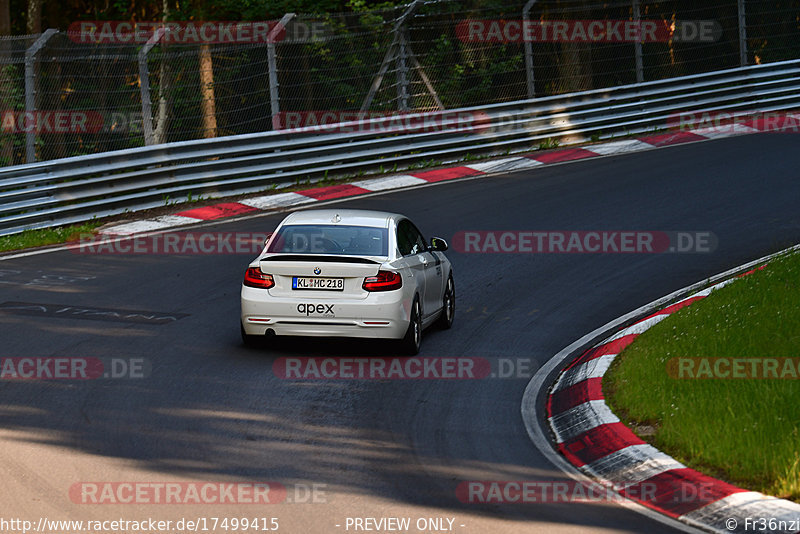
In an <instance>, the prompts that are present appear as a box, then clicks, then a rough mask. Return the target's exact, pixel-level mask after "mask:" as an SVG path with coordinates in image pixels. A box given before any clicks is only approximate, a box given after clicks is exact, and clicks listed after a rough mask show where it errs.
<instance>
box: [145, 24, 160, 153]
mask: <svg viewBox="0 0 800 534" xmlns="http://www.w3.org/2000/svg"><path fill="white" fill-rule="evenodd" d="M164 31H165V29H164V28H159V29H157V30H156V31H155V32H153V35H152V37H150V39H148V40H147V42H146V43H145V45H144V46H143V47H142V48H141V49H140V50H139V92H140V94H141V95H142V132H143V133H144V144H145V145H152V144H153V109H152V105H151V102H150V70H149V69H148V68H147V54H149V53H150V50H152V49H153V47H154V46H155V45H156V44H157V43H158V42H159V41H160V40H161V38H162V37H163V36H164Z"/></svg>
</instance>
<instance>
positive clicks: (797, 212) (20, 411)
mask: <svg viewBox="0 0 800 534" xmlns="http://www.w3.org/2000/svg"><path fill="white" fill-rule="evenodd" d="M796 146H797V139H796V137H794V136H792V135H790V134H758V135H747V136H741V137H734V138H729V139H720V140H715V141H708V142H701V143H694V144H689V145H680V146H674V147H670V148H664V149H658V150H652V151H646V152H640V153H635V154H628V155H623V156H618V157H606V158H596V159H591V160H588V161H578V162H573V163H568V164H564V165H554V166H550V167H547V168H541V169H533V170H532V171H525V172H518V173H513V174H508V175H504V176H501V177H495V178H481V179H474V180H464V181H459V182H453V183H442V184H438V185H434V186H430V187H422V188H417V189H410V190H405V191H399V192H394V193H390V194H385V195H378V196H369V197H363V198H356V199H352V200H349V201H345V202H340V203H334V204H332V205H333V206H342V207H347V208H369V209H379V210H388V211H398V212H401V213H404V214H406V215H408V216H409V217H410V218H411V219H412V220H414V221H415V222H416V223H417V225H418V226H419V227H420V229H421V230H422V231H423V233H425V234H427V235H429V236H430V235H437V236H441V237H444V238H445V239H448V240H451V239H452V237H453V236H454V235H455V234H456V233H458V232H461V231H471V230H531V231H556V230H587V231H588V230H637V231H645V230H659V231H710V232H713V233H714V234H715V235H716V236H717V238H718V240H719V245H718V248H717V249H716V250H715V251H713V252H712V253H695V254H537V255H533V254H524V253H523V254H491V253H489V254H464V253H458V252H456V251H454V250H451V251H450V252H448V256H449V257H450V259H451V261H452V262H453V264H454V268H455V273H456V291H457V296H458V299H457V311H456V321H455V325H454V327H453V329H452V330H450V331H439V330H428V331H426V333H425V335H424V337H423V347H422V353H421V354H420V356H422V357H479V358H486V359H489V360H491V361H493V362H494V364H495V365H498V362H499V361H500V360H501V359H503V361H505V362H517V361H518V359H523V360H530V361H531V369H530V371H529V372H527V373H520V374H521V375H522V376H515V377H513V378H504V379H501V378H497V377H495V378H486V379H482V380H318V381H315V380H285V379H281V378H278V377H276V375H275V374H274V373H273V363H274V362H275V360H276V359H277V358H280V357H305V356H323V357H324V356H333V357H339V356H352V355H356V356H363V357H366V356H377V355H382V354H384V352H386V350H387V348H386V346H385V345H383V344H381V343H368V342H348V341H319V340H289V341H280V342H278V343H276V344H274V345H273V346H271V347H269V348H266V349H264V350H252V349H247V348H245V347H243V346H242V345H241V342H240V339H239V325H238V322H239V318H238V313H239V300H238V299H239V287H240V283H241V278H242V275H243V273H244V269H245V266H246V265H247V263H248V262H249V261H250V260H251V259H252V256H251V255H236V254H233V255H231V254H227V255H183V256H169V255H91V254H76V253H74V252H70V251H58V252H53V253H47V254H40V255H33V256H28V257H21V258H15V259H10V260H6V261H2V262H0V308H1V307H2V306H3V303H9V302H22V303H34V304H46V305H47V306H44V308H41V309H39V311H41V310H42V309H44V310H45V311H42V312H41V313H39V312H35V311H34V312H31V313H33V314H31V315H20V314H19V313H14V312H13V311H10V310H8V309H6V310H2V309H0V335H1V336H2V338H1V339H2V353H0V356H2V357H4V358H8V357H17V358H21V357H43V356H71V357H97V358H124V359H129V361H130V359H140V360H142V361H144V362H146V364H147V365H149V367H150V371H149V376H148V377H146V378H141V379H133V378H130V379H117V380H114V379H108V380H85V381H76V380H46V381H33V380H3V381H0V401H1V404H0V422H1V424H0V440H2V445H1V446H0V463H2V466H3V467H2V472H3V483H2V484H1V485H0V502H2V503H4V505H5V506H4V510H3V516H4V517H19V518H23V519H27V520H31V521H36V520H38V519H39V518H40V517H46V518H48V519H50V520H53V519H75V520H90V519H94V520H111V519H120V518H122V519H145V518H147V517H150V518H154V519H160V520H173V521H177V520H179V519H181V518H187V519H195V520H196V519H198V518H201V517H205V518H211V517H218V518H223V517H249V518H253V517H258V518H262V517H266V518H273V517H274V518H277V519H278V521H279V529H278V531H279V532H288V533H336V532H354V531H356V530H354V527H353V526H352V523H351V526H350V527H349V528H348V527H347V525H348V523H347V518H366V517H374V518H386V517H410V518H411V521H412V525H413V524H414V523H415V522H416V521H417V519H419V518H450V519H454V523H453V526H452V530H451V531H452V532H458V533H466V534H483V533H523V532H556V533H567V532H586V531H592V532H668V531H674V530H673V529H672V528H671V527H669V526H667V525H665V524H662V523H660V522H657V521H655V520H653V519H651V518H648V517H646V516H644V515H641V514H638V513H636V512H635V511H633V510H631V509H628V508H625V507H622V506H620V505H618V504H615V503H607V502H588V503H580V502H568V503H553V502H547V503H527V504H521V503H504V504H497V503H493V504H475V503H464V502H462V501H461V500H459V498H457V496H456V488H457V487H458V485H459V483H461V482H463V481H471V480H495V481H510V480H517V481H520V480H529V481H542V482H555V481H564V480H567V478H566V476H565V475H564V474H562V473H561V472H559V471H558V470H557V469H556V468H554V467H553V466H552V465H550V463H549V462H548V461H547V460H546V459H545V458H544V457H542V456H541V454H540V453H539V451H538V450H537V449H536V448H535V447H534V446H533V444H532V443H531V441H530V439H529V438H528V436H527V434H526V431H525V427H524V425H523V423H522V421H521V418H520V401H521V398H522V394H523V391H524V389H525V386H526V385H527V383H528V381H529V376H530V375H531V374H532V372H534V371H535V370H536V368H537V367H538V366H539V365H541V364H542V363H543V362H545V361H546V360H547V359H549V358H550V357H552V355H554V354H555V353H557V352H558V351H559V350H560V349H562V348H563V347H565V346H566V345H568V344H570V343H571V342H573V341H574V340H576V339H578V338H579V337H581V336H582V335H584V334H585V333H587V332H589V331H591V330H593V329H595V328H597V327H599V326H601V325H603V324H605V323H606V322H608V321H610V320H612V319H614V318H616V317H617V316H620V315H622V314H624V313H626V312H628V311H630V310H632V309H634V308H636V307H638V306H640V305H642V304H645V303H647V302H649V301H651V300H653V299H655V298H658V297H660V296H662V295H665V294H667V293H669V292H671V291H674V290H676V289H678V288H681V287H683V286H686V285H688V284H690V283H693V282H696V281H698V280H702V279H704V278H706V277H709V276H711V275H713V274H716V273H718V272H721V271H724V270H726V269H728V268H731V267H733V266H736V265H738V264H741V263H744V262H745V261H748V260H751V259H754V258H757V257H759V256H761V255H764V254H767V253H769V252H773V251H776V250H779V249H781V248H783V247H785V246H788V245H791V244H795V243H797V242H800V209H798V206H800V170H799V169H800V152H799V151H798V150H797V149H796ZM281 218H282V216H281V215H280V214H278V215H270V216H261V217H254V218H250V219H246V220H239V221H236V222H228V223H219V224H215V225H207V226H204V227H203V228H202V230H198V231H215V232H217V231H219V232H265V231H270V230H272V229H273V228H274V227H275V225H276V224H277V223H278V221H279V220H280V219H281ZM54 305H60V306H61V307H60V308H58V307H56V306H54ZM9 306H10V305H6V307H9ZM63 306H72V307H75V308H73V312H74V313H72V314H66V315H67V316H64V315H65V314H61V315H59V314H56V313H55V310H57V309H63ZM12 307H13V306H12ZM87 308H107V309H113V310H120V309H122V310H138V311H141V312H142V313H140V314H138V315H137V316H136V317H138V322H135V321H136V319H135V318H130V320H126V321H111V320H96V319H93V318H91V317H87V316H83V317H81V316H80V315H81V313H80V312H78V311H75V310H76V309H78V310H79V309H84V310H85V309H87ZM145 312H150V315H151V317H150V319H147V318H142V317H146V316H147V313H145ZM156 312H157V313H156ZM177 314H184V316H179V315H177ZM83 315H86V314H85V313H84V314H83ZM152 316H155V317H156V318H155V319H153V317H152ZM95 317H101V316H100V315H95ZM158 317H161V318H162V319H164V318H165V317H166V318H169V317H174V318H176V319H177V320H171V319H164V320H161V321H160V320H159V319H158ZM730 438H731V439H733V438H734V436H730ZM134 481H136V482H145V483H147V482H150V483H166V482H176V481H177V482H186V481H215V482H244V483H248V482H249V483H252V482H263V481H269V482H278V483H280V484H282V485H283V486H285V487H286V488H287V490H288V496H287V501H286V502H283V503H280V504H271V505H263V504H261V505H254V504H242V503H240V504H224V505H223V504H205V505H199V504H191V503H189V504H144V503H142V502H138V503H130V504H125V503H117V504H83V503H81V502H80V498H79V497H76V496H75V493H74V492H73V494H72V496H71V494H70V488H71V487H73V485H75V484H80V483H85V482H95V483H102V482H112V483H116V482H134ZM314 484H316V485H317V486H316V487H313V486H312V485H314ZM80 487H85V486H80ZM312 487H313V488H314V490H313V494H314V497H316V501H317V502H312V501H313V500H314V499H312V498H311V497H309V493H308V492H306V491H305V490H306V489H309V488H312ZM76 501H77V502H76ZM290 501H291V502H290ZM298 501H299V502H298ZM447 524H448V523H447V522H446V521H445V523H444V525H447ZM337 525H338V526H337ZM63 530H67V529H63ZM180 530H181V529H176V528H173V529H171V531H172V532H176V531H180ZM183 530H188V529H183ZM200 530H201V531H202V527H201V528H200ZM218 531H219V529H218ZM384 531H388V530H384ZM433 531H434V530H433V529H427V530H417V529H415V528H412V529H411V530H409V532H433ZM438 531H444V530H441V529H440V530H438Z"/></svg>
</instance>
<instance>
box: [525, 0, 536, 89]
mask: <svg viewBox="0 0 800 534" xmlns="http://www.w3.org/2000/svg"><path fill="white" fill-rule="evenodd" d="M535 3H536V0H528V2H527V3H526V4H525V7H523V8H522V35H523V36H524V35H525V28H527V26H528V24H530V15H531V8H532V7H533V4H535ZM523 40H524V41H525V76H526V78H527V80H528V98H534V97H535V96H536V86H535V83H534V77H533V45H532V44H531V42H530V41H529V40H527V39H523Z"/></svg>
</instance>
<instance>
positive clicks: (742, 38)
mask: <svg viewBox="0 0 800 534" xmlns="http://www.w3.org/2000/svg"><path fill="white" fill-rule="evenodd" d="M736 4H737V8H738V10H739V64H740V65H741V66H742V67H746V66H747V26H746V21H745V14H744V0H737V2H736Z"/></svg>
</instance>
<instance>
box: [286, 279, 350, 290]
mask: <svg viewBox="0 0 800 534" xmlns="http://www.w3.org/2000/svg"><path fill="white" fill-rule="evenodd" d="M292 289H316V290H322V291H344V278H316V277H314V278H307V277H302V276H295V277H294V278H292Z"/></svg>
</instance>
